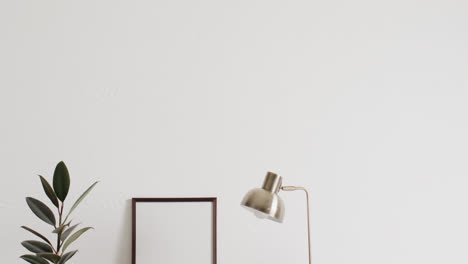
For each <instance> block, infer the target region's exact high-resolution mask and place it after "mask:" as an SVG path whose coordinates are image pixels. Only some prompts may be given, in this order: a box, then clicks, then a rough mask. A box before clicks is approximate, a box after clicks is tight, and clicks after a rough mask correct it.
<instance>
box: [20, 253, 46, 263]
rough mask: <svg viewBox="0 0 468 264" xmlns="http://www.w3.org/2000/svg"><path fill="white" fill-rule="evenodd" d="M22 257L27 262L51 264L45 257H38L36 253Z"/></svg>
mask: <svg viewBox="0 0 468 264" xmlns="http://www.w3.org/2000/svg"><path fill="white" fill-rule="evenodd" d="M20 258H22V259H24V260H26V261H27V262H29V263H31V264H49V262H47V260H45V259H43V258H41V257H38V256H34V255H23V256H21V257H20Z"/></svg>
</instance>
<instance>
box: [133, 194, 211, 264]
mask: <svg viewBox="0 0 468 264" xmlns="http://www.w3.org/2000/svg"><path fill="white" fill-rule="evenodd" d="M132 212H133V230H132V231H133V232H132V233H133V234H132V235H133V240H132V242H133V243H132V244H133V245H132V264H181V263H191V264H216V198H133V210H132Z"/></svg>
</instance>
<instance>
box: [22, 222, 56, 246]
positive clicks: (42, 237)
mask: <svg viewBox="0 0 468 264" xmlns="http://www.w3.org/2000/svg"><path fill="white" fill-rule="evenodd" d="M21 228H23V229H26V230H28V231H29V232H31V233H33V234H34V235H36V236H38V237H40V238H41V239H42V240H44V241H45V242H47V243H49V245H51V246H52V243H50V241H49V239H47V238H46V237H45V236H43V235H41V234H39V232H37V231H34V230H32V229H31V228H29V227H27V226H22V227H21Z"/></svg>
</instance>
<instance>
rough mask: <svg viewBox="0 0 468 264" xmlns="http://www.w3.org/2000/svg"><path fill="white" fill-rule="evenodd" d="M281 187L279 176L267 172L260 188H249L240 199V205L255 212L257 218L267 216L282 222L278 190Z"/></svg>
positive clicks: (281, 207) (282, 210)
mask: <svg viewBox="0 0 468 264" xmlns="http://www.w3.org/2000/svg"><path fill="white" fill-rule="evenodd" d="M280 188H281V177H280V176H278V175H277V174H275V173H272V172H268V173H267V175H266V177H265V181H264V182H263V186H262V188H255V189H252V190H250V191H249V192H248V193H247V194H246V195H245V196H244V199H243V200H242V203H241V205H242V206H243V207H245V208H246V209H248V210H250V211H252V212H254V213H255V215H256V216H257V217H259V218H267V219H270V220H273V221H275V222H279V223H281V222H283V218H284V203H283V200H282V199H281V197H279V195H278V192H279V190H280Z"/></svg>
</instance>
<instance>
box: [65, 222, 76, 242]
mask: <svg viewBox="0 0 468 264" xmlns="http://www.w3.org/2000/svg"><path fill="white" fill-rule="evenodd" d="M78 225H79V224H76V225H74V226H71V227H70V228H68V229H65V231H63V233H62V237H61V240H62V241H65V239H67V237H68V236H69V235H70V234H71V232H73V230H74V229H75V228H76V227H77V226H78Z"/></svg>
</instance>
